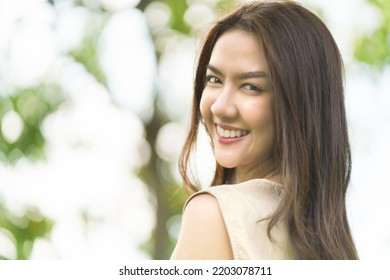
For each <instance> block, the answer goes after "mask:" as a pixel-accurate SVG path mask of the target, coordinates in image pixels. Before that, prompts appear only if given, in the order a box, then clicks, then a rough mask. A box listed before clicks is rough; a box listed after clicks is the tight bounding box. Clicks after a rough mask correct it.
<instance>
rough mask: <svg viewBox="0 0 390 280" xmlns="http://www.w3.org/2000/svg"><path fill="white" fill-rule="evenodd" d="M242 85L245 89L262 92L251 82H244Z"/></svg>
mask: <svg viewBox="0 0 390 280" xmlns="http://www.w3.org/2000/svg"><path fill="white" fill-rule="evenodd" d="M242 87H243V88H245V89H247V90H250V91H255V92H262V91H263V90H262V89H261V88H258V87H257V86H255V85H252V84H245V85H243V86H242Z"/></svg>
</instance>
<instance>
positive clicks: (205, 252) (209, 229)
mask: <svg viewBox="0 0 390 280" xmlns="http://www.w3.org/2000/svg"><path fill="white" fill-rule="evenodd" d="M171 259H203V260H206V259H219V260H222V259H233V253H232V249H231V245H230V241H229V236H228V233H227V230H226V226H225V222H224V220H223V217H222V213H221V210H220V208H219V205H218V201H217V199H216V198H215V197H214V196H212V195H211V194H208V193H202V194H199V195H196V196H194V197H193V198H192V199H191V200H190V201H189V202H188V204H187V206H186V208H185V210H184V213H183V219H182V226H181V230H180V235H179V240H178V242H177V245H176V248H175V250H174V252H173V254H172V257H171Z"/></svg>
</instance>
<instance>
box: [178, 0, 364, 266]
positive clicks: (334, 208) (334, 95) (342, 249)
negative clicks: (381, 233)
mask: <svg viewBox="0 0 390 280" xmlns="http://www.w3.org/2000/svg"><path fill="white" fill-rule="evenodd" d="M200 123H202V124H203V125H204V126H205V128H206V130H207V132H208V134H209V137H210V140H211V145H212V148H213V151H214V156H215V159H216V170H215V175H214V179H213V182H212V186H213V187H211V188H207V189H206V190H203V191H199V192H197V193H195V194H194V195H193V196H192V197H190V198H189V200H188V201H187V203H186V206H185V210H184V213H183V222H182V228H181V233H180V237H179V240H178V243H177V245H176V248H175V251H174V252H173V254H172V259H357V258H358V256H357V252H356V248H355V245H354V242H353V239H352V237H351V232H350V228H349V225H348V221H347V216H346V207H345V195H346V191H347V186H348V184H349V180H350V172H351V153H350V146H349V140H348V133H347V123H346V116H345V106H344V93H343V68H342V60H341V57H340V53H339V50H338V48H337V46H336V43H335V41H334V39H333V37H332V35H331V34H330V32H329V30H328V29H327V28H326V26H325V25H324V24H323V23H322V21H321V20H320V19H319V18H318V17H317V16H315V15H314V14H313V13H311V12H310V11H308V10H307V9H305V8H303V7H302V6H301V5H299V4H297V3H294V2H292V1H276V2H269V1H267V2H262V1H255V2H251V3H248V4H244V5H243V6H241V7H239V8H238V9H237V10H235V11H233V12H232V13H231V14H229V15H227V16H225V17H224V18H222V19H221V20H219V21H218V22H217V23H216V24H215V25H214V26H213V27H212V28H211V30H210V32H209V33H208V35H207V37H206V38H205V41H204V43H203V46H202V48H201V52H200V56H199V60H198V64H197V69H196V77H195V87H194V100H193V111H192V120H191V126H190V131H189V134H188V136H187V139H186V142H185V145H184V148H183V150H182V154H181V158H180V171H181V174H182V177H183V179H184V183H185V185H186V186H187V187H188V188H190V189H193V190H195V191H198V187H197V186H196V184H194V183H193V182H192V181H191V180H190V178H189V173H190V166H189V165H190V157H191V154H192V152H193V150H194V148H195V145H196V139H197V134H198V127H199V124H200Z"/></svg>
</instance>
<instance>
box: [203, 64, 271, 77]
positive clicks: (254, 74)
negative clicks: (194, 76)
mask: <svg viewBox="0 0 390 280" xmlns="http://www.w3.org/2000/svg"><path fill="white" fill-rule="evenodd" d="M207 69H209V70H210V71H212V72H214V73H215V74H217V75H220V76H224V75H223V73H222V71H220V70H218V69H217V68H216V67H214V66H213V65H211V64H209V65H207ZM234 78H235V79H237V80H245V79H250V78H268V74H267V73H266V72H264V71H253V72H246V73H240V74H236V75H234Z"/></svg>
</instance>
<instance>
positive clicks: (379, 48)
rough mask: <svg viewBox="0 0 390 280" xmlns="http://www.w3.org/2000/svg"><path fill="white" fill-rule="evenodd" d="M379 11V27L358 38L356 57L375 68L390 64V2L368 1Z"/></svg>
mask: <svg viewBox="0 0 390 280" xmlns="http://www.w3.org/2000/svg"><path fill="white" fill-rule="evenodd" d="M368 2H370V3H371V4H372V5H373V6H374V7H376V8H377V9H378V14H379V18H378V20H379V26H378V27H376V28H375V29H374V30H373V31H372V32H370V33H368V34H364V35H363V36H361V37H360V38H358V40H357V42H356V45H355V57H356V59H357V60H359V61H362V62H365V63H367V64H369V65H371V66H373V67H375V68H378V69H383V68H384V67H385V66H386V65H389V64H390V0H368Z"/></svg>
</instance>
